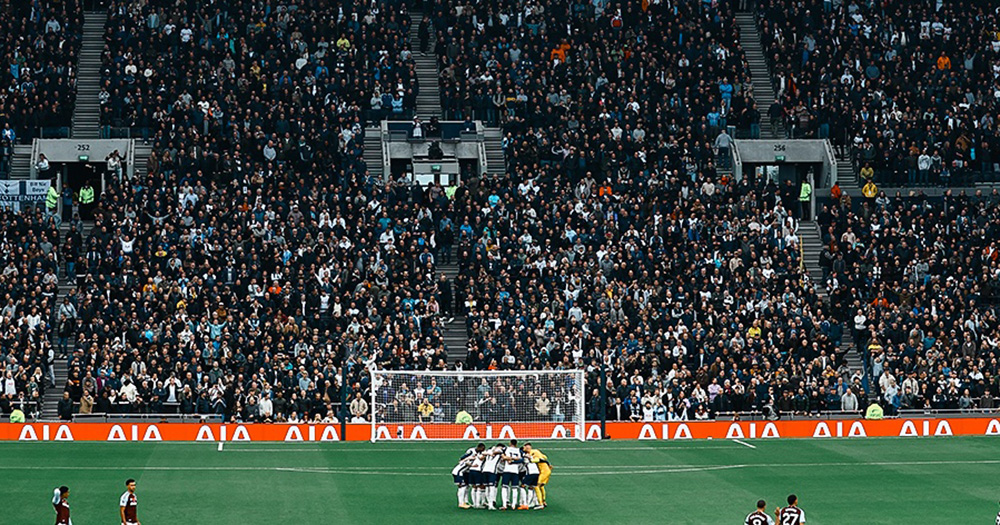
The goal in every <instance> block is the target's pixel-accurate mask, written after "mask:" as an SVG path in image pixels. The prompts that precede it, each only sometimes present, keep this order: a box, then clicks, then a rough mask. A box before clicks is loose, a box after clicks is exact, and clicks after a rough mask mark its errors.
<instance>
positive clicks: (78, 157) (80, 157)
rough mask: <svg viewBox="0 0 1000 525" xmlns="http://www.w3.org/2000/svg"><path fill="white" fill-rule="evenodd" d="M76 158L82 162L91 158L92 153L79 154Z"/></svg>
mask: <svg viewBox="0 0 1000 525" xmlns="http://www.w3.org/2000/svg"><path fill="white" fill-rule="evenodd" d="M76 160H78V161H80V162H87V161H88V160H90V155H79V156H77V157H76Z"/></svg>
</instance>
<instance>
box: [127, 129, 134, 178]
mask: <svg viewBox="0 0 1000 525" xmlns="http://www.w3.org/2000/svg"><path fill="white" fill-rule="evenodd" d="M125 169H126V170H127V175H128V178H130V179H131V178H132V177H133V176H134V175H135V139H129V141H128V149H127V150H126V151H125Z"/></svg>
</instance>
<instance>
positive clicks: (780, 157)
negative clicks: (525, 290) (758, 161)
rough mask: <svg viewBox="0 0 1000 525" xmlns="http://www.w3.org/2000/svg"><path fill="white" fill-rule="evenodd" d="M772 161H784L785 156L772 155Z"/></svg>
mask: <svg viewBox="0 0 1000 525" xmlns="http://www.w3.org/2000/svg"><path fill="white" fill-rule="evenodd" d="M774 162H785V156H784V155H775V156H774Z"/></svg>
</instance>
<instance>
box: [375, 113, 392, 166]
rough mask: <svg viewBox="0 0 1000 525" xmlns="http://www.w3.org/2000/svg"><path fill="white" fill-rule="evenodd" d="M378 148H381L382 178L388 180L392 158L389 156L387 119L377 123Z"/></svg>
mask: <svg viewBox="0 0 1000 525" xmlns="http://www.w3.org/2000/svg"><path fill="white" fill-rule="evenodd" d="M378 129H379V138H378V144H379V148H381V150H382V159H381V160H382V179H383V180H389V179H390V178H391V177H392V159H390V158H389V144H388V142H389V121H388V120H383V121H382V122H380V123H379V128H378Z"/></svg>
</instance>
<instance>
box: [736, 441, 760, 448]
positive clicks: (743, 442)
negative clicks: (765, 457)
mask: <svg viewBox="0 0 1000 525" xmlns="http://www.w3.org/2000/svg"><path fill="white" fill-rule="evenodd" d="M733 442H735V443H739V444H740V445H743V446H744V447H749V448H757V447H755V446H753V445H751V444H750V443H747V442H746V441H740V440H738V439H734V440H733Z"/></svg>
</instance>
